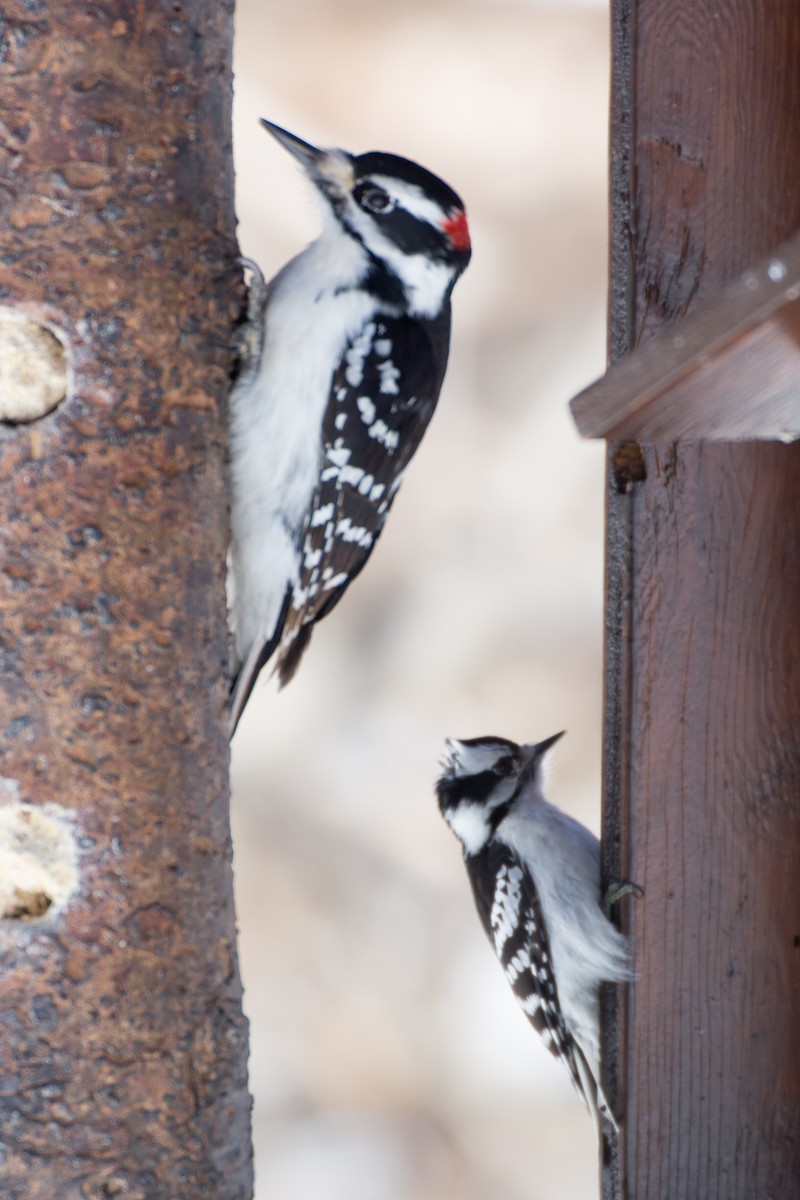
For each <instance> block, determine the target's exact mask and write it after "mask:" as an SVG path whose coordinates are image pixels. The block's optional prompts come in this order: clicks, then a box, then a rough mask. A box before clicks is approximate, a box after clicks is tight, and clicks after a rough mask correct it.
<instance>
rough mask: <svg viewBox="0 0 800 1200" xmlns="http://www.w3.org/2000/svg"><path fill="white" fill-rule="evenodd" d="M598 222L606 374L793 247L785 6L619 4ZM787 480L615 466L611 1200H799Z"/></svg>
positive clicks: (671, 453)
mask: <svg viewBox="0 0 800 1200" xmlns="http://www.w3.org/2000/svg"><path fill="white" fill-rule="evenodd" d="M612 207H613V213H612V241H613V245H612V289H611V298H612V311H611V328H610V347H611V356H612V358H616V357H619V356H620V355H622V354H623V353H626V352H628V351H630V350H631V349H632V348H633V347H634V346H635V345H636V344H637V343H639V342H640V341H641V340H643V339H646V338H647V337H648V336H649V335H650V334H651V333H652V332H653V331H655V330H656V329H658V328H660V327H661V326H663V325H664V324H666V323H668V322H670V321H671V320H673V319H674V318H675V317H678V316H681V315H682V314H684V313H689V312H692V311H693V309H694V308H695V306H696V305H697V304H699V303H701V302H703V301H704V300H705V299H707V298H708V297H711V296H713V295H714V294H715V293H716V292H717V290H718V289H719V288H720V287H721V286H722V285H724V284H726V283H728V282H729V281H731V280H732V279H733V278H735V277H736V276H737V275H738V274H740V273H741V272H743V271H744V269H745V268H747V267H749V266H750V265H751V264H752V263H755V262H757V261H758V260H759V259H761V258H762V257H763V256H765V255H767V254H769V253H771V252H772V251H773V250H774V249H775V248H776V247H777V246H778V245H779V243H781V242H783V241H784V240H785V239H787V238H788V237H789V236H790V235H791V234H792V233H793V232H794V231H795V230H797V229H798V228H799V227H800V9H799V8H798V6H797V3H796V0H770V2H769V3H764V0H730V2H729V3H727V4H719V3H717V0H616V2H615V4H614V86H613V102H612ZM703 400H704V396H703V390H702V386H700V387H698V388H697V392H696V396H695V402H696V404H697V405H698V406H701V405H702V404H703ZM749 403H751V397H750V395H749V394H747V393H745V391H744V390H743V389H741V388H739V389H738V390H737V389H735V388H734V389H733V390H732V392H731V395H730V404H731V408H732V411H734V412H735V411H739V410H741V409H742V408H746V407H747V406H748V404H749ZM798 480H800V447H799V446H798V445H780V444H775V443H769V442H767V441H765V442H752V441H751V442H742V443H737V444H731V443H728V444H725V443H710V442H703V441H698V442H690V441H686V442H684V441H670V440H669V437H668V436H667V435H666V434H665V435H664V437H663V439H662V440H661V441H659V442H656V443H653V444H649V445H644V446H637V445H635V444H633V445H623V446H621V445H615V446H612V447H611V453H610V458H609V484H608V543H607V552H608V559H607V562H608V596H607V601H608V603H607V680H606V706H607V721H606V763H605V793H606V816H605V823H604V834H605V846H606V861H605V866H606V870H607V874H608V875H609V876H610V877H611V876H615V875H617V876H618V875H619V874H620V873H623V874H628V875H630V876H631V877H632V878H634V879H635V880H637V881H638V882H640V883H641V884H643V885H644V887H645V889H646V894H645V897H644V898H643V899H642V900H641V901H635V902H633V903H632V904H631V906H630V910H629V911H630V914H631V925H632V931H633V937H634V943H635V959H636V964H635V965H636V969H637V980H636V982H635V984H634V986H633V988H632V989H631V1001H630V1004H629V1011H628V1019H627V1021H623V1023H622V1025H621V1027H620V1029H619V1033H618V1034H617V1030H616V1029H615V1027H614V1023H613V1022H611V1024H610V1026H609V1037H608V1040H607V1043H606V1046H605V1050H606V1060H607V1062H608V1064H609V1068H610V1073H611V1074H612V1076H613V1075H616V1080H617V1083H618V1087H617V1089H616V1090H617V1092H618V1100H619V1106H620V1107H621V1110H622V1114H623V1135H622V1139H621V1141H620V1143H619V1145H617V1146H615V1147H613V1148H612V1150H611V1152H610V1157H609V1158H608V1159H607V1160H606V1164H605V1165H606V1169H605V1173H604V1195H605V1196H606V1198H607V1200H620V1198H621V1197H627V1198H632V1197H636V1200H696V1198H697V1197H702V1198H703V1200H750V1198H751V1197H754V1196H759V1197H763V1198H764V1200H766V1198H767V1197H775V1198H776V1200H777V1197H789V1196H796V1195H800V1032H799V1031H800V971H799V970H798V966H799V964H800V958H799V957H798V956H799V955H800V950H799V949H798V947H800V892H799V891H798V887H797V864H798V862H800V819H799V818H800V814H799V812H798V805H797V780H798V772H799V771H800V741H798V729H800V671H798V662H800V624H799V623H798V621H797V605H798V598H799V597H800V509H798V503H797V495H798ZM613 1082H614V1081H613V1079H612V1083H613Z"/></svg>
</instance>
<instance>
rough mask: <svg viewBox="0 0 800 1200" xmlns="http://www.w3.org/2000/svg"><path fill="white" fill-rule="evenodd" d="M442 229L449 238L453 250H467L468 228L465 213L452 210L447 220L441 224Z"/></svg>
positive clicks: (468, 246)
mask: <svg viewBox="0 0 800 1200" xmlns="http://www.w3.org/2000/svg"><path fill="white" fill-rule="evenodd" d="M442 229H443V230H444V232H445V233H446V234H447V236H448V237H449V238H450V242H451V244H452V246H453V249H454V250H469V248H470V241H469V226H468V225H467V214H466V213H465V212H462V211H461V210H460V209H459V208H454V209H453V211H452V213H451V214H450V216H449V217H448V218H447V220H446V221H444V222H442Z"/></svg>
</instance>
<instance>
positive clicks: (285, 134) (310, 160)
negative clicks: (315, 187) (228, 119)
mask: <svg viewBox="0 0 800 1200" xmlns="http://www.w3.org/2000/svg"><path fill="white" fill-rule="evenodd" d="M261 124H262V125H263V126H264V128H265V129H266V131H267V133H271V134H272V136H273V137H274V138H275V140H276V142H280V144H281V145H282V146H283V148H284V150H288V151H289V153H290V154H291V156H292V157H293V158H296V159H297V161H298V162H299V163H300V164H301V166H303V167H305V169H306V170H307V171H308V173H309V175H311V176H316V174H317V172H318V169H319V163H320V160H321V159H322V158H324V157H325V155H326V153H327V151H325V150H318V149H317V147H316V146H311V145H309V143H308V142H304V141H303V139H302V138H299V137H295V135H294V134H293V133H289V131H288V130H287V129H281V127H280V125H273V123H272V121H266V120H265V119H264V118H263V117H262V118H261Z"/></svg>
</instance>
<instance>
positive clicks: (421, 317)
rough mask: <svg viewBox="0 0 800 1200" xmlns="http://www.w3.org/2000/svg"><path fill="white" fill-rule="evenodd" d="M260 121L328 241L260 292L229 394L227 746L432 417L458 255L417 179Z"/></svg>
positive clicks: (400, 165) (456, 207) (414, 168)
mask: <svg viewBox="0 0 800 1200" xmlns="http://www.w3.org/2000/svg"><path fill="white" fill-rule="evenodd" d="M262 124H263V125H264V127H265V129H267V130H268V131H269V132H270V133H271V134H272V135H273V137H275V138H276V139H277V140H278V141H279V142H280V144H281V145H282V146H283V147H285V149H287V150H288V151H289V153H290V154H292V155H293V156H294V157H295V158H296V159H297V160H298V162H300V163H301V164H302V166H303V167H304V168H305V170H306V171H307V173H308V175H309V176H310V178H311V180H312V182H313V183H314V185H315V186H316V189H317V192H318V194H319V196H320V197H321V200H322V216H323V229H322V233H321V234H320V236H319V237H318V238H317V240H316V241H315V242H313V243H312V244H311V245H310V246H309V247H308V248H307V249H306V250H304V251H303V252H302V253H301V254H299V255H298V256H297V257H296V258H293V259H292V260H291V262H289V263H288V264H287V265H286V266H285V267H284V268H283V269H282V270H281V271H280V272H279V273H278V274H277V275H276V276H275V278H274V279H273V280H272V282H271V283H270V284H269V287H268V292H267V299H266V307H265V310H264V316H263V329H262V330H259V331H258V335H259V336H258V338H257V341H259V342H260V346H259V349H258V351H257V355H256V362H255V363H254V364H253V365H252V366H251V367H250V368H249V369H247V370H245V371H244V372H243V374H242V376H241V378H240V380H239V381H238V382H237V385H236V387H235V389H234V392H233V395H232V397H231V409H230V455H231V487H232V497H231V521H232V532H233V537H232V546H231V575H232V587H233V602H232V624H233V635H234V655H235V663H234V671H235V676H236V678H235V683H234V689H233V695H232V701H231V715H230V733H231V734H233V731H234V730H235V728H236V724H237V722H238V720H239V717H240V716H241V713H242V710H243V709H244V706H245V704H246V703H247V699H248V697H249V695H250V692H251V691H252V688H253V685H254V683H255V681H256V678H257V676H258V674H259V672H260V670H261V668H262V667H263V666H264V665H265V664H266V663H267V662H268V661H269V660H270V659H272V658H274V662H275V669H276V670H277V672H278V676H279V679H280V682H281V683H282V684H284V683H286V682H288V680H289V679H291V677H292V675H293V674H294V672H295V670H296V669H297V665H298V663H299V661H300V658H301V656H302V653H303V651H304V650H305V648H306V646H307V644H308V641H309V638H310V635H311V629H312V627H313V625H314V623H315V622H316V621H318V620H320V618H322V617H324V616H326V615H327V614H328V613H329V612H330V611H331V609H332V608H333V607H334V606H335V605H336V604H337V603H338V601H339V600H340V599H341V597H342V595H343V593H344V590H345V588H346V587H347V585H348V584H349V583H350V581H351V580H352V579H353V578H354V577H355V576H356V575H357V574H358V572H359V571H360V570H361V568H362V567H363V566H364V564H365V562H366V560H367V558H368V557H369V555H370V553H371V551H372V548H373V546H374V544H375V541H376V539H377V537H378V535H379V534H380V532H381V530H382V528H383V524H384V521H385V520H386V515H387V513H388V511H389V508H390V507H391V504H392V501H393V499H394V496H395V493H396V491H397V488H398V486H399V484H400V480H401V478H402V475H403V472H404V470H405V468H406V467H407V465H408V463H409V461H410V459H411V457H412V455H413V454H414V452H415V450H416V449H417V446H418V445H419V443H420V440H421V438H422V436H423V434H424V432H425V430H426V428H427V426H428V423H429V421H430V419H431V416H432V415H433V410H434V408H435V406H436V401H437V399H438V397H439V392H440V390H441V386H442V381H443V379H444V374H445V368H446V366H447V355H448V348H449V341H450V294H451V292H452V290H453V286H454V284H455V282H456V280H457V279H458V277H459V275H460V274H461V272H462V271H463V270H464V268H465V267H466V265H467V263H468V262H469V258H470V239H469V231H468V227H467V219H466V215H465V211H464V205H463V203H462V201H461V199H460V197H459V196H458V195H457V194H456V193H455V192H454V191H453V190H452V188H450V187H448V186H447V184H446V183H444V182H443V181H442V180H441V179H439V178H438V177H437V176H436V175H433V174H431V172H430V171H427V170H425V168H424V167H421V166H419V165H418V164H417V163H415V162H411V161H409V160H408V159H405V158H399V157H398V156H396V155H393V154H384V153H380V152H375V151H373V152H370V153H367V154H361V155H352V154H348V153H347V152H346V151H344V150H336V149H330V150H324V149H317V148H316V147H314V146H311V145H309V144H308V143H307V142H304V141H301V140H300V138H297V137H295V136H294V135H293V134H291V133H287V132H286V130H284V129H280V128H279V127H278V126H276V125H273V124H271V123H270V122H269V121H262Z"/></svg>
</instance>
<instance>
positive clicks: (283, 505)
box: [230, 281, 375, 662]
mask: <svg viewBox="0 0 800 1200" xmlns="http://www.w3.org/2000/svg"><path fill="white" fill-rule="evenodd" d="M287 282H288V281H287ZM293 299H294V303H293V304H292V305H286V304H284V305H275V306H274V307H273V306H272V305H270V306H269V307H268V310H267V327H266V337H265V341H264V347H263V351H262V356H261V367H260V371H259V373H258V375H257V376H256V378H255V379H253V380H252V381H251V382H250V383H249V384H248V386H247V387H246V388H243V389H242V390H241V391H237V390H236V389H234V392H233V395H232V397H231V414H230V436H231V463H232V469H231V490H232V497H231V524H232V534H233V537H232V548H231V549H232V553H231V561H232V571H233V591H234V601H233V625H234V635H235V648H236V656H237V658H238V660H239V662H241V661H242V660H243V659H244V658H245V657H246V656H247V653H248V651H249V649H250V647H251V646H252V644H253V642H254V641H255V640H256V638H259V639H260V640H268V639H269V638H270V637H271V636H272V633H273V632H274V629H275V625H276V623H277V621H278V618H279V616H280V612H281V608H282V605H283V601H284V597H285V595H286V589H287V587H289V586H291V585H292V584H293V583H295V582H296V581H297V578H298V566H299V555H298V548H297V542H298V537H299V534H300V532H301V530H302V528H303V525H304V523H305V519H306V513H307V511H308V506H309V503H310V501H311V498H312V496H313V493H314V490H315V488H316V484H317V479H318V476H319V469H320V454H321V430H322V423H323V417H324V413H325V409H326V406H327V404H328V399H329V394H330V386H331V375H332V365H333V364H336V363H338V361H339V358H340V356H341V354H342V351H343V349H344V347H345V345H346V344H347V343H348V342H349V341H350V340H351V338H352V337H353V336H354V335H355V334H356V333H357V332H358V331H359V329H360V328H361V327H362V326H363V324H364V322H365V321H366V320H368V319H369V317H370V316H371V315H372V314H373V313H374V309H375V301H374V300H373V299H372V298H371V297H369V296H368V295H367V294H366V293H363V292H358V291H353V292H350V293H347V295H346V296H343V295H341V294H340V295H339V296H332V295H321V296H320V295H314V294H313V293H312V294H306V295H303V294H302V289H301V290H300V294H298V295H297V296H296V297H294V298H293Z"/></svg>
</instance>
